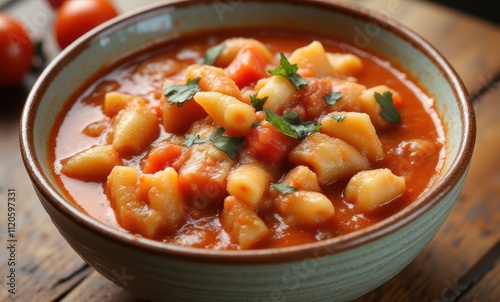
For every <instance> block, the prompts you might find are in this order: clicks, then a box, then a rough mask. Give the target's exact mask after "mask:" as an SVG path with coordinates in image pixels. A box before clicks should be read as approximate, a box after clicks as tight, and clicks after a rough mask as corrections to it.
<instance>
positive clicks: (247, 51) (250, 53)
mask: <svg viewBox="0 0 500 302" xmlns="http://www.w3.org/2000/svg"><path fill="white" fill-rule="evenodd" d="M266 67H267V62H266V59H265V58H264V56H263V55H262V54H261V53H260V51H259V50H258V49H256V48H255V47H252V46H246V47H243V48H242V49H240V50H239V51H238V54H237V55H236V57H235V58H234V60H233V61H232V62H231V63H230V64H229V65H228V66H227V67H226V68H225V69H224V72H225V73H226V74H227V75H228V76H229V77H230V78H231V79H232V80H233V81H234V82H235V83H236V85H237V86H238V88H240V89H241V88H243V87H245V86H247V85H250V84H251V83H255V82H257V81H258V80H260V79H262V78H265V77H267V76H269V73H268V72H267V70H266Z"/></svg>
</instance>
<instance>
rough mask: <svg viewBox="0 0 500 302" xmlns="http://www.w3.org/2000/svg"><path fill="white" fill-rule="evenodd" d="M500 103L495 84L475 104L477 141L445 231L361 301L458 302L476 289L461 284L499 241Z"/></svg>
mask: <svg viewBox="0 0 500 302" xmlns="http://www.w3.org/2000/svg"><path fill="white" fill-rule="evenodd" d="M499 100H500V86H498V85H492V86H491V87H490V90H489V92H488V93H487V94H486V95H484V96H483V97H482V98H481V99H480V100H478V102H477V103H476V104H475V110H476V118H477V139H476V148H475V151H474V155H473V158H472V162H471V167H470V170H469V174H468V175H467V179H466V182H465V185H464V188H463V190H462V192H461V194H460V196H459V199H458V201H457V203H456V205H455V206H454V208H453V210H452V212H451V213H450V215H449V217H448V219H447V220H446V222H445V223H444V225H443V227H442V229H441V230H440V231H439V232H438V234H437V235H436V237H435V238H434V239H433V240H432V241H431V243H430V244H429V245H428V246H427V248H426V249H425V250H424V251H423V252H422V253H421V254H420V255H419V256H418V257H417V258H416V259H415V260H414V261H413V262H412V263H411V264H410V265H409V266H408V267H407V268H406V269H405V270H403V271H402V272H401V273H400V274H398V275H397V276H396V277H395V278H393V279H392V280H390V281H389V282H388V283H386V284H384V285H382V286H381V287H380V288H378V289H377V290H375V291H373V292H371V293H369V294H367V295H365V296H364V297H362V298H360V299H358V300H357V301H358V302H361V301H392V297H394V296H397V297H398V301H412V299H416V301H432V300H436V301H438V300H441V301H454V300H447V299H455V298H458V297H459V296H461V295H462V293H464V292H466V291H467V290H468V289H469V288H470V287H471V286H473V284H470V283H469V281H467V282H463V281H461V280H470V278H468V277H469V276H467V275H466V274H467V273H468V271H469V270H470V269H471V268H472V267H473V266H474V264H475V263H477V262H478V261H480V260H481V259H482V257H483V256H484V255H485V253H487V251H489V250H490V249H491V248H492V247H493V246H495V245H496V244H497V243H498V242H499V241H500V228H499V226H500V203H499V202H498V201H499V200H498V197H499V196H500V157H499V156H498V154H500V140H499V139H498V134H499V133H500V119H498V116H497V112H498V106H499V104H500V103H499ZM478 277H482V276H478ZM492 278H493V277H492ZM499 278H500V277H498V276H497V277H496V279H497V281H498V279H499ZM483 301H490V300H483Z"/></svg>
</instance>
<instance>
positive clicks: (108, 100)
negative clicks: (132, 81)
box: [103, 91, 137, 117]
mask: <svg viewBox="0 0 500 302" xmlns="http://www.w3.org/2000/svg"><path fill="white" fill-rule="evenodd" d="M135 98H137V97H135V96H133V95H130V94H126V93H121V92H117V91H111V92H107V93H106V94H105V95H104V109H103V111H104V114H106V115H107V116H109V117H113V116H115V115H116V114H117V113H118V112H120V110H122V109H124V108H125V107H127V104H128V103H130V102H131V101H132V100H133V99H135Z"/></svg>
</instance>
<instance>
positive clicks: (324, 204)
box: [276, 190, 335, 226]
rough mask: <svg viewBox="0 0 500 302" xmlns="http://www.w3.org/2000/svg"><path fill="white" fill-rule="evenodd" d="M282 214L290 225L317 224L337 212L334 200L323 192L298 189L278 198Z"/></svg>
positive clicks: (277, 203)
mask: <svg viewBox="0 0 500 302" xmlns="http://www.w3.org/2000/svg"><path fill="white" fill-rule="evenodd" d="M276 206H277V209H278V212H279V213H280V215H282V216H283V217H284V218H285V222H286V223H287V224H288V225H302V226H315V225H317V224H320V223H323V222H325V221H327V220H328V219H330V218H331V217H332V216H333V215H334V214H335V209H334V207H333V204H332V202H331V201H330V200H329V199H328V198H327V197H326V196H325V195H323V194H322V193H319V192H311V191H300V190H299V191H296V192H294V193H291V194H282V195H280V196H279V197H278V198H277V199H276Z"/></svg>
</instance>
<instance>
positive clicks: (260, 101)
mask: <svg viewBox="0 0 500 302" xmlns="http://www.w3.org/2000/svg"><path fill="white" fill-rule="evenodd" d="M257 94H258V92H256V93H255V94H254V95H251V96H250V102H252V106H253V108H255V110H257V111H261V110H262V107H263V106H264V104H265V103H266V101H267V98H268V97H267V96H265V97H263V98H258V97H257Z"/></svg>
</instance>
